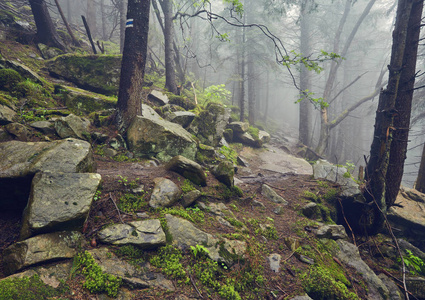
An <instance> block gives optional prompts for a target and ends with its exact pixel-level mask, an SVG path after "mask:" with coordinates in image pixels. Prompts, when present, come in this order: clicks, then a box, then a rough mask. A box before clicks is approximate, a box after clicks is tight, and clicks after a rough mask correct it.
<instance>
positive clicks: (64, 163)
mask: <svg viewBox="0 0 425 300" xmlns="http://www.w3.org/2000/svg"><path fill="white" fill-rule="evenodd" d="M0 153H2V154H3V155H1V156H0V178H17V177H24V176H27V175H34V174H35V173H36V172H39V171H47V170H52V171H56V172H65V173H84V172H94V171H96V165H95V163H94V160H93V153H92V149H91V147H90V144H89V143H87V142H85V141H81V140H76V139H66V140H60V141H55V142H51V143H48V142H36V143H33V142H29V143H24V142H18V141H11V142H6V143H1V144H0Z"/></svg>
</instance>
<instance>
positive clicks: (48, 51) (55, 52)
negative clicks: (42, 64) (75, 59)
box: [37, 43, 63, 59]
mask: <svg viewBox="0 0 425 300" xmlns="http://www.w3.org/2000/svg"><path fill="white" fill-rule="evenodd" d="M37 46H38V49H40V52H41V55H42V56H43V57H44V58H45V59H51V58H54V57H56V56H59V55H61V54H63V52H62V51H61V50H59V49H58V48H54V47H49V46H47V45H45V44H41V43H39V44H37Z"/></svg>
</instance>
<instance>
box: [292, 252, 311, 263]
mask: <svg viewBox="0 0 425 300" xmlns="http://www.w3.org/2000/svg"><path fill="white" fill-rule="evenodd" d="M295 256H296V257H297V258H298V260H299V261H300V262H303V263H305V264H308V265H314V259H313V258H311V257H308V256H305V255H302V254H297V255H295Z"/></svg>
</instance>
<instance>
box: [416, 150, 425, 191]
mask: <svg viewBox="0 0 425 300" xmlns="http://www.w3.org/2000/svg"><path fill="white" fill-rule="evenodd" d="M415 189H416V190H418V191H419V192H421V193H425V143H424V148H423V150H422V157H421V165H420V166H419V172H418V179H417V180H416V185H415Z"/></svg>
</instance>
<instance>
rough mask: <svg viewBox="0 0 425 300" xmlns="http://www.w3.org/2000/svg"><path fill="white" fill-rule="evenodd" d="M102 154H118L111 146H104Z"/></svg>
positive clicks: (111, 155) (112, 155) (110, 155)
mask: <svg viewBox="0 0 425 300" xmlns="http://www.w3.org/2000/svg"><path fill="white" fill-rule="evenodd" d="M103 154H105V155H106V156H108V157H114V156H115V155H117V154H118V151H117V150H115V149H112V148H106V149H105V150H103Z"/></svg>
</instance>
